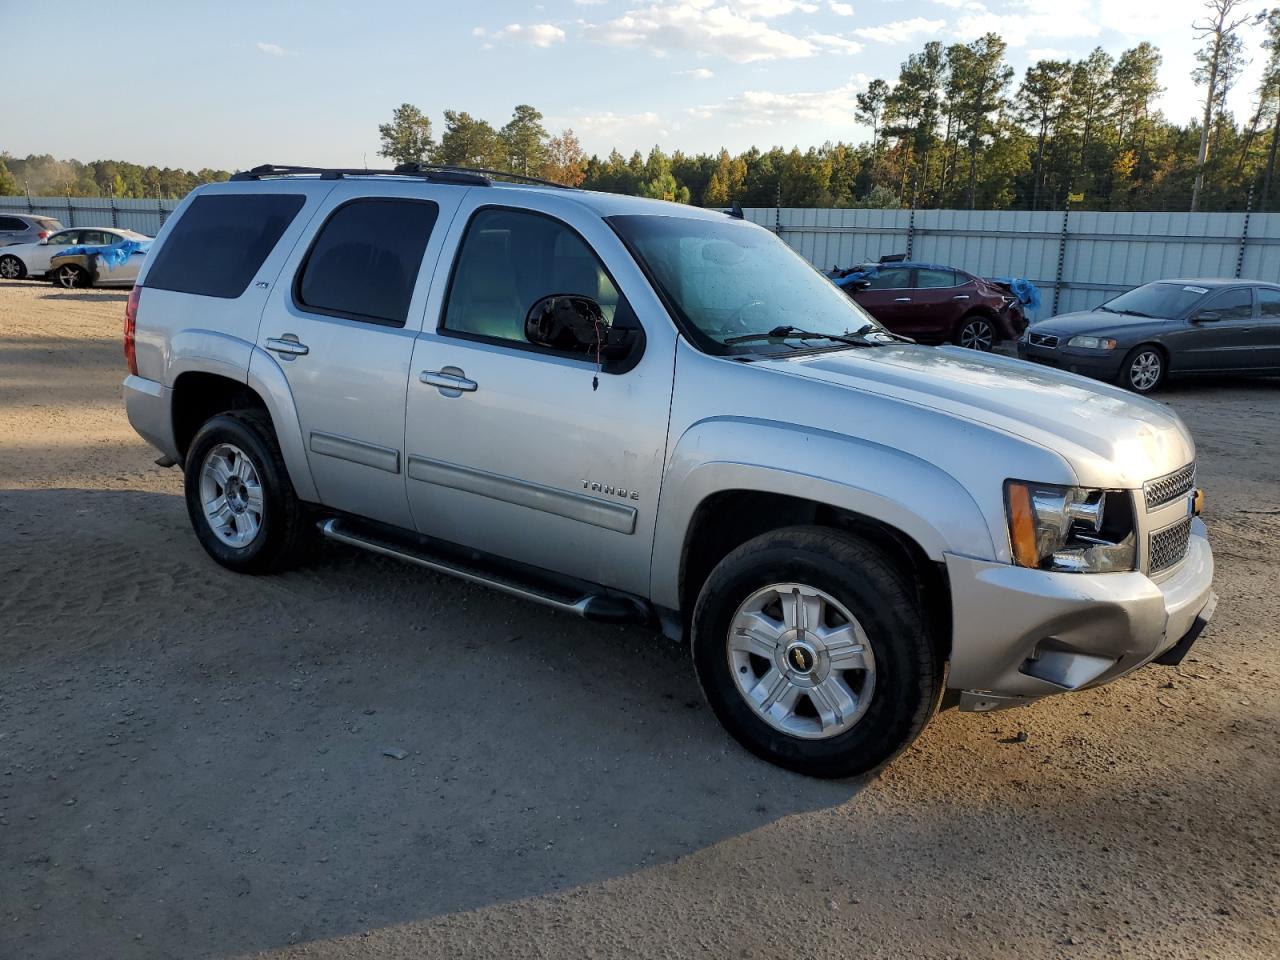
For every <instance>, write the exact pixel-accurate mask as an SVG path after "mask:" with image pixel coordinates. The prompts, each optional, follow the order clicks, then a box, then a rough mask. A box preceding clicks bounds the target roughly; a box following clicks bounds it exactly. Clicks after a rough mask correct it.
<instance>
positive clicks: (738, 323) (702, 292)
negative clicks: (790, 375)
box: [609, 215, 882, 353]
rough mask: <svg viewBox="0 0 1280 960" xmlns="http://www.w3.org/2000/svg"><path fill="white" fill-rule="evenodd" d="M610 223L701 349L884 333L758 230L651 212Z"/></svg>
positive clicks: (760, 347) (770, 346) (772, 349)
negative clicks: (696, 337)
mask: <svg viewBox="0 0 1280 960" xmlns="http://www.w3.org/2000/svg"><path fill="white" fill-rule="evenodd" d="M609 223H610V224H612V225H613V227H614V229H615V230H617V232H618V233H619V235H621V237H622V239H623V240H624V241H625V242H626V243H627V245H628V246H629V247H630V248H631V250H632V252H633V253H634V254H635V255H636V257H637V258H638V259H639V260H640V261H641V263H642V266H644V267H645V269H646V270H647V271H648V273H649V276H650V277H652V278H653V280H654V281H655V282H656V283H657V284H658V285H659V286H660V287H661V288H662V292H663V293H664V294H665V296H666V297H667V299H668V301H669V302H670V303H671V304H672V305H673V306H674V307H675V308H676V310H677V311H678V312H679V313H680V315H681V317H682V319H683V320H684V321H685V322H686V323H687V324H688V325H689V326H690V327H692V328H693V329H694V330H696V331H697V332H698V333H699V334H701V336H702V338H703V342H702V343H700V344H699V346H701V347H703V349H709V350H711V351H713V352H716V353H777V352H778V351H779V349H780V348H782V349H786V350H789V351H790V350H796V349H809V348H815V347H818V348H820V347H826V346H832V345H841V344H839V343H838V341H833V340H829V339H827V337H841V336H848V335H859V334H866V333H870V332H879V331H880V330H882V328H881V327H880V325H879V324H877V323H876V322H875V321H874V320H873V319H871V317H870V315H869V314H867V313H866V312H865V311H864V310H863V309H862V308H861V307H859V306H858V305H857V304H855V303H854V302H853V301H852V300H850V299H849V297H848V296H846V295H845V294H844V293H842V292H841V291H840V290H839V289H838V288H837V287H836V286H835V285H834V284H833V283H831V282H830V281H829V280H828V279H827V278H826V277H824V276H822V274H820V273H818V271H817V270H815V269H813V267H811V266H810V265H809V264H808V263H807V262H806V261H805V260H803V259H802V258H801V257H800V256H799V255H797V254H796V253H795V252H793V251H792V250H791V248H790V247H788V246H787V245H786V244H785V243H783V242H782V241H781V240H779V239H778V238H777V237H775V236H774V235H773V234H771V233H769V232H768V231H766V230H763V229H761V228H760V227H756V226H753V225H752V224H749V223H744V222H743V221H740V220H731V219H729V218H725V219H724V220H723V221H720V220H695V219H690V218H685V217H662V216H652V215H640V216H620V217H610V218H609ZM783 328H788V329H787V330H786V331H784V330H783ZM771 332H772V334H773V335H770V333H771ZM753 335H759V336H753Z"/></svg>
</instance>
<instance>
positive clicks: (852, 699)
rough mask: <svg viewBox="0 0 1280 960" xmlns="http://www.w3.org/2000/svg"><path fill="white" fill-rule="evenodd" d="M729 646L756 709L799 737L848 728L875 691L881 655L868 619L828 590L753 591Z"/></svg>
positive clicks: (736, 674) (741, 685)
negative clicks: (866, 628)
mask: <svg viewBox="0 0 1280 960" xmlns="http://www.w3.org/2000/svg"><path fill="white" fill-rule="evenodd" d="M726 654H727V656H728V658H729V670H730V672H731V673H732V674H733V678H734V682H735V683H736V684H737V687H738V692H739V693H740V694H741V695H742V698H743V700H744V701H745V702H746V703H747V705H748V706H749V707H750V708H751V710H752V711H753V712H754V713H755V714H756V716H758V717H759V718H760V719H761V720H763V721H764V722H765V723H767V724H769V726H771V727H773V728H774V729H776V730H780V731H781V732H783V733H785V734H788V735H790V736H793V737H801V738H804V739H807V740H826V739H829V738H831V737H835V736H838V735H839V734H842V733H844V732H845V731H847V730H849V729H850V728H851V727H853V726H854V724H856V723H857V722H858V721H859V720H861V719H862V716H863V714H865V713H866V711H867V708H868V707H869V706H870V704H871V697H872V694H873V693H874V691H875V679H876V662H875V655H874V653H873V652H872V649H871V641H870V640H869V639H868V638H867V634H866V632H865V631H864V630H863V629H862V625H861V624H860V623H858V620H857V618H855V617H854V616H853V614H851V613H850V612H849V611H848V609H847V608H846V607H845V606H844V605H843V604H841V603H840V602H839V601H838V600H836V599H835V598H834V597H833V596H831V595H830V594H829V593H827V592H825V591H823V590H819V589H817V588H816V587H812V586H808V585H805V584H801V583H777V584H772V585H770V586H767V587H763V588H761V589H759V590H757V591H755V592H754V593H753V594H751V596H749V597H747V599H746V600H745V601H743V603H742V605H741V606H740V607H739V608H738V611H737V613H735V614H734V617H733V620H732V622H731V624H730V627H729V635H728V638H727V642H726Z"/></svg>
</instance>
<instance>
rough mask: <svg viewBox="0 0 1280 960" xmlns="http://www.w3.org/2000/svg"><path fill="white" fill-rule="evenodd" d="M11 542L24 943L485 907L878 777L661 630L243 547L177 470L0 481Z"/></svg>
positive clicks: (32, 947) (208, 951)
mask: <svg viewBox="0 0 1280 960" xmlns="http://www.w3.org/2000/svg"><path fill="white" fill-rule="evenodd" d="M0 557H2V558H3V560H0V574H3V578H4V587H3V588H0V623H4V624H5V625H6V629H5V630H4V631H3V636H4V639H3V640H0V675H3V676H5V677H6V680H5V683H4V690H3V695H0V732H3V734H4V735H5V740H4V747H3V752H4V753H5V754H6V755H7V757H8V758H9V761H8V764H6V765H7V766H9V770H8V773H9V774H10V775H9V776H8V777H6V778H5V782H4V792H5V794H6V797H5V799H4V800H3V802H2V803H0V814H3V816H4V817H5V818H6V819H7V822H8V823H10V824H13V825H15V827H10V828H7V832H6V833H5V842H4V844H3V846H2V847H0V889H4V890H5V891H6V895H5V901H6V916H5V923H4V924H2V925H0V954H3V955H14V956H16V955H22V956H25V957H66V956H80V955H87V954H94V955H99V956H105V955H111V956H121V957H128V956H179V955H181V956H207V955H226V954H228V953H235V952H245V951H252V950H263V949H268V948H272V947H278V946H281V945H283V944H285V943H288V942H289V941H290V939H291V937H292V936H293V935H294V934H298V935H300V936H302V937H304V938H305V939H308V940H313V939H324V938H332V937H337V936H342V935H344V934H351V933H357V932H360V931H364V930H368V929H370V928H375V927H385V926H388V925H395V924H402V923H406V922H410V921H421V920H423V919H425V918H430V917H434V916H439V915H442V914H447V913H455V912H458V911H469V910H477V909H483V908H485V907H487V906H491V905H494V904H500V903H505V902H508V901H512V900H516V899H520V898H525V897H533V896H538V895H543V894H547V893H551V892H554V891H558V890H563V889H565V888H569V887H575V886H579V885H583V884H588V883H591V882H593V881H598V880H603V879H606V878H611V877H617V876H621V875H626V874H629V873H632V872H634V871H636V870H639V869H642V868H644V867H647V866H651V865H654V864H657V863H662V862H666V861H672V860H675V859H678V858H681V857H684V856H686V855H688V854H691V853H694V852H696V851H699V850H702V849H704V848H707V847H709V846H712V845H715V844H718V843H719V842H721V841H723V840H725V839H726V838H729V837H734V836H737V835H740V834H743V833H747V832H750V831H753V830H755V829H757V828H759V827H761V826H762V825H766V824H769V823H771V822H773V821H775V820H777V819H778V818H781V817H786V816H789V815H792V814H795V813H798V812H802V811H809V810H814V809H821V808H827V807H831V806H834V805H837V804H841V803H843V802H845V801H847V800H849V798H850V797H852V796H854V795H856V794H857V793H858V792H859V791H860V790H861V789H862V788H863V786H864V785H865V783H866V781H865V780H855V781H847V782H840V783H828V782H821V781H816V780H810V779H806V778H803V777H799V776H796V775H793V774H789V773H787V772H784V771H782V770H779V769H776V768H774V767H772V766H769V765H767V764H765V763H763V762H760V761H758V760H756V759H755V758H753V757H752V756H750V755H749V754H747V753H746V752H745V751H744V750H742V749H740V748H739V747H738V746H737V745H735V744H734V743H732V741H731V740H730V739H729V738H728V737H727V736H726V734H725V733H724V732H723V731H722V729H721V728H720V726H719V725H718V724H717V723H716V721H715V719H714V718H713V717H712V715H711V713H710V711H709V710H708V709H707V708H706V707H705V706H704V703H703V700H702V697H701V694H700V692H699V690H698V688H697V685H696V683H695V681H694V679H693V672H692V669H691V665H690V663H689V658H688V655H687V653H686V651H685V649H684V648H683V647H681V646H677V645H675V644H672V643H670V642H669V641H666V640H664V639H662V638H661V637H659V636H657V635H655V634H651V633H649V632H647V631H644V630H640V629H636V628H619V627H608V626H601V625H595V624H589V623H586V622H584V621H581V620H577V619H574V618H571V617H568V616H566V615H562V614H559V613H556V612H553V611H549V610H546V609H544V608H541V607H538V606H535V605H531V604H528V603H524V602H520V601H517V600H514V599H510V598H507V597H505V596H502V595H500V594H497V593H494V592H492V591H488V590H485V589H483V588H479V587H473V586H469V585H467V584H464V583H461V582H458V581H455V580H452V579H449V578H444V577H437V576H434V575H431V574H427V573H424V572H423V571H420V570H417V569H416V568H411V567H409V566H407V565H403V564H398V563H395V562H394V561H390V560H384V559H381V558H377V557H372V556H369V555H367V554H363V553H360V552H358V551H354V550H348V549H346V548H338V547H319V548H318V549H317V550H316V551H315V554H314V558H313V560H312V562H311V564H310V565H309V566H307V567H305V568H304V569H301V570H297V571H294V572H291V573H288V574H284V575H279V576H272V577H257V578H255V577H242V576H237V575H235V574H232V573H230V572H228V571H226V570H224V569H222V568H221V567H218V566H216V565H215V564H214V563H213V562H212V561H210V560H209V559H208V558H207V557H206V556H205V555H204V554H203V552H202V551H201V550H200V549H199V547H198V546H197V544H196V542H195V539H194V537H193V536H192V535H191V533H190V530H189V528H188V526H187V519H186V515H185V510H184V506H183V503H182V501H181V499H180V498H179V497H174V496H166V495H161V494H154V493H139V492H105V491H91V490H76V489H62V490H9V491H0ZM401 751H403V753H401ZM17 825H20V829H18V828H17ZM11 909H12V913H11V912H10V910H11ZM11 917H13V918H16V919H11Z"/></svg>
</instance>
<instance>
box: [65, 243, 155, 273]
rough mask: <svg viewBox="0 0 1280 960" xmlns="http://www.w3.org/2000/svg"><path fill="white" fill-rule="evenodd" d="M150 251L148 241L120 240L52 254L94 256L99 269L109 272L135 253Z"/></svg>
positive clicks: (68, 248)
mask: <svg viewBox="0 0 1280 960" xmlns="http://www.w3.org/2000/svg"><path fill="white" fill-rule="evenodd" d="M150 249H151V241H150V240H121V241H120V242H119V243H113V244H111V245H110V246H105V247H101V246H89V247H86V246H80V247H67V249H65V250H60V251H59V252H58V253H56V254H54V256H57V257H68V256H78V257H87V256H96V257H97V258H98V266H99V269H102V270H106V271H108V272H109V271H111V270H112V269H114V268H115V267H118V266H120V264H122V263H124V262H125V261H126V260H128V259H129V258H130V257H131V256H133V255H134V254H135V253H144V254H145V253H146V252H147V251H148V250H150Z"/></svg>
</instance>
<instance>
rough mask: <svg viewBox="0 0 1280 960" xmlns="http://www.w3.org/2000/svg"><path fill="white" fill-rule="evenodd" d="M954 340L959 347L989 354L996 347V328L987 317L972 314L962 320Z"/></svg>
mask: <svg viewBox="0 0 1280 960" xmlns="http://www.w3.org/2000/svg"><path fill="white" fill-rule="evenodd" d="M954 339H955V343H956V345H957V346H961V347H964V348H965V349H967V350H981V351H983V352H986V353H989V352H990V351H991V350H992V349H993V348H994V347H995V345H996V326H995V324H994V323H992V322H991V320H990V319H988V318H987V317H984V316H982V315H981V314H977V313H971V314H969V315H968V316H967V317H964V318H962V319H961V321H960V325H959V326H958V327H957V328H956V334H955V338H954Z"/></svg>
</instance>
